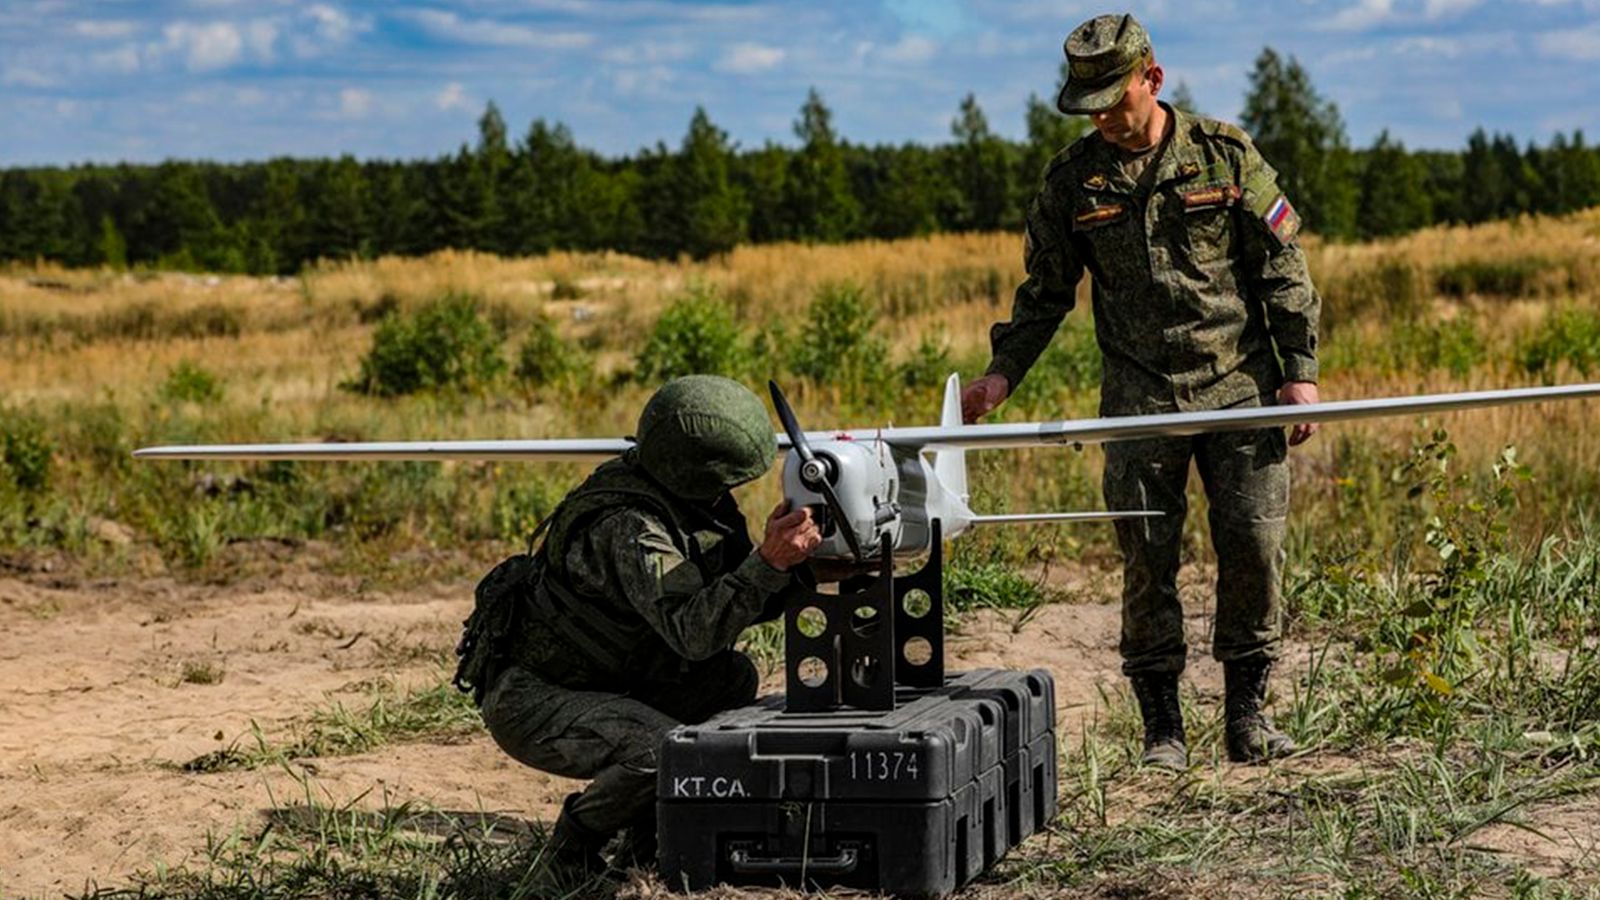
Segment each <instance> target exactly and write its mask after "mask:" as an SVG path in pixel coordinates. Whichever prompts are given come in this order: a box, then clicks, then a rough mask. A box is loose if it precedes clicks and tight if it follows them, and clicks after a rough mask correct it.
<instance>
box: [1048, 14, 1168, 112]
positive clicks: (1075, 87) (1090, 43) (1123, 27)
mask: <svg viewBox="0 0 1600 900" xmlns="http://www.w3.org/2000/svg"><path fill="white" fill-rule="evenodd" d="M1061 49H1062V50H1064V51H1066V54H1067V83H1066V84H1064V85H1062V86H1061V93H1060V94H1057V95H1056V108H1057V109H1059V110H1061V111H1062V112H1064V113H1066V114H1067V115H1076V114H1088V113H1097V112H1104V111H1105V110H1108V109H1110V108H1111V107H1113V106H1116V105H1117V102H1118V101H1120V100H1121V99H1122V95H1123V94H1124V93H1126V92H1127V90H1128V82H1130V81H1132V80H1133V76H1134V73H1135V72H1137V71H1138V70H1139V66H1140V64H1141V63H1143V62H1144V61H1145V60H1146V59H1148V58H1149V57H1150V56H1151V55H1152V54H1153V53H1154V51H1153V50H1151V48H1150V35H1148V34H1146V33H1145V30H1144V26H1143V25H1140V24H1139V20H1137V19H1135V18H1134V17H1133V15H1132V14H1131V13H1124V14H1122V15H1106V16H1095V17H1094V18H1092V19H1090V20H1089V21H1087V22H1084V23H1083V24H1082V25H1079V26H1078V27H1077V28H1074V29H1072V33H1071V34H1068V35H1067V39H1066V40H1065V41H1063V42H1062V44H1061Z"/></svg>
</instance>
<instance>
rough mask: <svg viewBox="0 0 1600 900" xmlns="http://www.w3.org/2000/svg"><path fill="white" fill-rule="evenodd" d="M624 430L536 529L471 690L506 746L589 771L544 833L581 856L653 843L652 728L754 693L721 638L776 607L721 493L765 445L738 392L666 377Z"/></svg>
mask: <svg viewBox="0 0 1600 900" xmlns="http://www.w3.org/2000/svg"><path fill="white" fill-rule="evenodd" d="M685 383H687V384H685ZM703 388H709V391H707V390H701V389H703ZM663 395H666V396H665V398H664V397H663ZM730 403H732V404H733V405H734V406H735V408H734V409H732V410H731V411H729V404H730ZM663 407H665V408H666V412H665V413H663V410H662V408H663ZM653 417H654V418H653ZM664 422H665V424H663V423H664ZM730 432H731V434H732V437H731V439H729V440H731V442H732V443H731V445H730V444H729V442H728V440H724V439H725V438H728V435H729V434H730ZM719 440H721V441H722V444H721V445H719V444H718V441H719ZM638 441H639V443H638V447H637V448H636V449H634V450H631V451H629V452H628V453H626V454H625V455H624V456H623V457H621V458H619V459H617V460H614V461H611V462H608V463H606V464H604V465H602V466H600V467H599V468H598V469H596V470H595V472H594V473H593V474H592V475H591V476H590V477H589V478H588V480H586V481H585V482H584V483H583V484H582V485H580V486H579V487H578V488H577V489H575V490H574V491H573V492H572V493H571V494H569V495H568V496H567V497H566V498H565V499H564V500H563V501H562V503H561V505H560V506H559V507H558V508H557V510H556V511H555V513H553V514H552V515H551V517H550V518H549V520H547V523H546V524H545V525H544V526H541V529H542V530H543V532H544V542H543V544H542V545H541V546H540V548H539V550H538V552H537V554H536V555H535V556H534V558H533V560H532V562H531V575H529V576H528V577H527V580H528V582H529V589H528V590H527V591H525V596H524V597H523V598H522V599H521V602H520V603H519V606H518V608H517V609H516V610H515V613H514V615H513V616H512V618H511V620H510V622H511V624H510V625H509V626H508V630H509V631H510V634H509V635H508V636H507V637H506V638H505V639H504V640H503V641H502V659H503V660H504V663H503V664H502V665H500V666H498V669H499V671H498V673H497V674H495V675H491V676H490V677H489V678H488V679H487V681H488V684H489V687H488V690H487V691H486V692H485V693H484V694H483V698H482V711H483V718H484V722H485V723H486V724H487V725H488V727H489V731H490V733H491V734H492V735H493V736H494V739H495V741H496V742H497V743H498V744H499V745H500V746H501V747H502V748H503V749H504V750H505V751H506V752H507V753H509V754H510V755H511V756H512V757H514V758H516V759H517V760H518V761H520V762H523V763H525V764H527V765H529V766H532V767H534V768H537V769H541V770H544V771H547V772H552V773H554V774H557V775H562V776H566V777H570V778H588V779H593V781H592V782H591V783H590V785H589V786H588V788H587V789H585V790H584V791H583V792H582V793H581V794H578V795H576V796H573V797H569V798H568V802H567V804H566V806H565V807H564V809H563V813H562V819H561V820H558V822H557V827H558V831H559V830H561V829H562V828H563V827H566V828H567V830H568V831H572V830H573V829H574V828H575V829H576V830H577V831H578V832H579V833H580V834H581V835H583V836H584V840H585V841H587V842H588V843H589V844H592V845H594V848H595V849H598V845H599V844H603V843H604V839H605V838H607V837H609V836H610V835H612V834H615V833H616V832H617V831H618V830H620V829H623V828H631V829H632V831H633V836H634V837H635V838H636V839H637V840H638V841H639V843H641V844H645V845H647V846H651V847H653V839H654V804H655V783H656V774H655V772H656V750H657V746H658V745H659V744H660V741H661V738H662V736H663V735H664V734H665V733H666V732H667V731H668V730H669V729H671V728H673V727H675V726H676V725H678V724H680V723H695V722H700V721H704V720H705V719H706V718H708V717H710V716H711V715H713V714H714V713H716V712H718V711H721V710H723V709H728V708H731V707H736V706H742V705H744V704H747V703H749V702H751V701H752V700H753V699H754V698H755V693H756V687H757V681H758V678H757V674H756V670H755V667H754V665H753V664H752V663H751V662H750V660H749V659H748V658H746V657H745V656H744V655H743V654H741V653H739V652H737V651H735V650H733V649H732V647H733V644H734V641H735V640H736V639H737V638H738V636H739V633H740V632H741V631H742V630H743V629H744V628H746V627H747V626H749V625H751V624H753V623H755V622H758V621H763V620H767V619H772V618H776V617H777V616H778V615H779V614H781V611H782V595H783V592H784V590H785V588H787V587H789V586H790V585H791V583H792V577H791V576H790V575H789V574H788V573H786V572H780V571H778V570H776V569H774V568H772V567H771V566H770V565H768V564H767V563H766V561H765V560H763V559H762V558H761V556H760V555H759V554H757V553H755V552H754V545H753V543H752V541H751V540H750V537H749V535H748V534H747V532H746V530H745V521H744V517H743V515H742V514H741V513H740V512H739V509H738V506H737V505H736V504H735V503H734V500H733V498H732V496H731V495H730V494H729V493H728V489H729V488H731V487H733V486H735V485H737V484H739V483H742V482H744V481H748V480H750V479H752V478H754V477H756V476H757V475H759V474H761V473H762V472H764V471H765V470H766V468H767V467H768V466H769V465H770V464H771V461H772V457H773V454H774V452H775V449H776V442H775V440H774V437H773V431H772V427H771V425H770V422H769V420H768V419H767V417H766V410H765V407H764V406H762V405H761V403H760V401H759V400H757V399H756V398H755V396H754V395H753V394H751V393H750V392H749V391H748V390H746V389H745V388H743V387H742V386H739V385H737V384H734V383H733V382H729V381H727V380H726V379H714V380H713V379H710V378H709V377H707V376H691V377H690V378H687V379H679V380H678V381H675V382H671V383H669V384H668V385H667V386H666V387H664V388H663V389H662V390H661V391H660V392H658V393H657V395H656V397H655V398H653V399H652V400H651V403H650V404H649V405H648V406H647V407H646V410H645V414H644V416H642V417H641V422H640V427H639V438H638ZM642 855H644V856H650V857H653V853H650V852H649V851H646V852H645V853H643V854H642Z"/></svg>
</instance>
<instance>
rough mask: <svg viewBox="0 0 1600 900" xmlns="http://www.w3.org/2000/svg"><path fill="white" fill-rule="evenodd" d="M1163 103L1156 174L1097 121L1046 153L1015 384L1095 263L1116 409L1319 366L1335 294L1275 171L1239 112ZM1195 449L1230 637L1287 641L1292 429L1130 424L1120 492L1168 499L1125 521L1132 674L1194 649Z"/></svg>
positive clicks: (1115, 482) (1150, 405)
mask: <svg viewBox="0 0 1600 900" xmlns="http://www.w3.org/2000/svg"><path fill="white" fill-rule="evenodd" d="M1165 108H1166V111H1167V114H1168V115H1169V116H1170V122H1171V124H1170V129H1171V130H1170V131H1169V133H1168V137H1167V138H1166V139H1165V142H1164V144H1163V146H1161V147H1160V148H1159V149H1157V150H1156V151H1154V152H1155V153H1156V154H1159V155H1158V156H1156V157H1155V159H1154V161H1153V162H1151V163H1150V166H1151V168H1152V170H1153V171H1149V172H1146V173H1144V174H1145V176H1146V177H1144V178H1138V179H1136V178H1134V177H1131V175H1130V173H1129V171H1127V166H1126V161H1125V160H1124V158H1123V154H1122V152H1121V151H1120V150H1118V149H1117V148H1116V147H1115V146H1113V145H1111V144H1110V143H1108V142H1106V141H1105V140H1103V139H1102V138H1101V137H1100V136H1099V135H1098V134H1097V133H1091V134H1089V135H1088V136H1086V137H1084V138H1083V139H1082V140H1079V141H1078V142H1076V143H1074V144H1073V145H1072V146H1070V147H1068V148H1066V149H1065V150H1063V151H1062V152H1061V153H1060V154H1058V155H1057V156H1056V158H1055V159H1054V160H1053V161H1052V162H1051V163H1050V165H1049V167H1048V168H1047V169H1046V171H1045V176H1044V184H1043V186H1042V187H1041V189H1040V191H1039V193H1038V195H1037V196H1036V197H1035V199H1034V202H1033V204H1032V206H1031V208H1030V209H1029V212H1028V217H1027V231H1026V239H1025V245H1024V246H1025V250H1024V254H1025V260H1026V265H1027V272H1028V277H1027V280H1025V281H1024V282H1023V283H1022V285H1021V286H1020V287H1019V288H1018V289H1017V293H1016V299H1015V303H1014V306H1013V311H1012V318H1011V321H1009V322H1002V323H999V324H997V325H995V326H994V329H993V331H992V332H991V335H990V337H991V342H992V346H993V354H994V359H993V362H992V364H991V365H990V367H989V372H991V373H998V374H1001V375H1004V376H1005V377H1006V379H1007V381H1008V382H1009V383H1010V389H1011V391H1013V392H1015V391H1016V389H1017V387H1018V385H1020V384H1021V382H1022V380H1023V377H1024V376H1025V375H1026V374H1027V371H1028V369H1029V368H1030V367H1031V366H1032V365H1033V363H1034V361H1035V360H1036V359H1037V358H1038V357H1039V354H1040V353H1041V352H1042V351H1043V350H1044V348H1045V347H1046V345H1048V343H1049V342H1050V340H1051V338H1052V336H1053V335H1054V334H1055V331H1056V328H1057V326H1059V325H1060V323H1061V320H1062V318H1063V317H1064V316H1065V315H1066V314H1067V312H1069V311H1070V310H1071V309H1072V307H1073V305H1074V302H1075V291H1076V287H1077V284H1078V281H1079V280H1080V279H1081V278H1082V276H1083V273H1084V271H1085V270H1087V271H1088V272H1089V273H1090V274H1092V275H1093V276H1094V279H1093V292H1092V298H1093V304H1094V323H1095V334H1096V338H1097V340H1098V342H1099V345H1100V349H1101V352H1102V354H1103V356H1104V367H1103V370H1102V371H1103V374H1102V377H1101V386H1100V411H1101V414H1102V415H1108V416H1119V415H1137V414H1144V413H1160V412H1176V411H1190V410H1204V409H1218V408H1222V407H1229V406H1241V405H1256V404H1260V403H1264V402H1266V403H1270V402H1273V398H1274V393H1275V391H1276V390H1277V389H1278V387H1279V386H1280V385H1281V384H1282V383H1283V382H1284V380H1285V378H1287V379H1289V380H1294V381H1316V379H1317V360H1316V341H1317V318H1318V313H1319V309H1320V305H1321V303H1320V300H1319V298H1318V297H1317V294H1316V292H1315V290H1314V289H1313V288H1312V286H1311V281H1310V277H1309V275H1308V273H1307V271H1306V263H1305V257H1304V255H1303V254H1302V253H1301V251H1300V248H1299V247H1298V246H1297V245H1296V244H1295V243H1294V236H1295V232H1296V231H1297V229H1298V225H1299V220H1298V219H1297V218H1296V217H1295V215H1294V212H1293V209H1292V208H1291V207H1289V205H1288V203H1287V201H1286V200H1284V198H1283V194H1282V192H1281V191H1279V190H1278V187H1277V181H1276V174H1275V173H1274V172H1273V170H1272V168H1271V167H1270V166H1269V165H1267V163H1266V162H1265V161H1264V160H1263V159H1262V158H1261V155H1260V153H1258V152H1257V151H1256V149H1255V146H1254V145H1253V144H1252V143H1251V141H1250V139H1249V137H1248V136H1246V135H1245V133H1244V132H1243V131H1240V130H1239V129H1238V128H1236V127H1234V126H1232V125H1229V124H1227V123H1224V122H1219V121H1216V120H1213V119H1208V118H1204V117H1201V116H1194V115H1190V114H1188V113H1185V112H1183V111H1181V110H1177V109H1174V108H1172V107H1170V106H1167V107H1165ZM1191 459H1193V460H1194V461H1195V462H1196V463H1197V464H1198V468H1199V470H1200V475H1201V480H1202V482H1203V483H1204V485H1205V489H1206V496H1207V499H1208V500H1209V501H1210V505H1211V516H1210V520H1211V526H1212V541H1213V546H1214V547H1215V548H1216V552H1217V557H1218V579H1217V610H1218V614H1217V628H1216V637H1215V642H1214V645H1213V651H1214V654H1215V655H1216V657H1217V658H1218V659H1221V660H1223V661H1228V660H1238V659H1245V658H1248V657H1259V658H1263V659H1268V660H1270V659H1272V658H1273V657H1274V656H1275V654H1276V652H1277V646H1278V630H1279V628H1278V622H1279V599H1280V590H1281V588H1280V575H1281V567H1282V559H1283V551H1282V544H1283V535H1284V518H1285V515H1286V512H1287V508H1288V488H1289V479H1288V474H1287V472H1286V468H1285V441H1284V437H1283V433H1282V431H1281V429H1269V430H1265V431H1256V432H1243V433H1233V434H1216V435H1201V436H1196V437H1185V438H1156V439H1149V440H1140V441H1128V442H1119V443H1113V444H1109V445H1107V447H1106V467H1105V477H1104V490H1105V496H1106V503H1107V505H1108V506H1109V507H1110V508H1112V509H1157V510H1161V511H1164V512H1166V513H1168V515H1167V516H1166V517H1164V518H1160V519H1142V520H1135V521H1127V522H1120V523H1119V524H1118V526H1117V538H1118V543H1119V544H1120V545H1121V548H1122V552H1123V558H1124V581H1123V635H1122V646H1121V649H1122V653H1123V658H1124V664H1123V668H1124V671H1125V672H1127V673H1128V674H1130V675H1134V674H1138V673H1141V672H1179V671H1181V670H1182V669H1183V666H1184V657H1185V646H1184V639H1183V628H1182V625H1183V612H1182V609H1181V607H1180V606H1179V604H1178V598H1177V584H1176V579H1177V570H1178V555H1179V549H1180V548H1179V544H1180V537H1181V534H1182V527H1183V517H1184V514H1185V512H1186V504H1185V497H1184V487H1185V484H1186V482H1187V480H1188V473H1189V463H1190V460H1191Z"/></svg>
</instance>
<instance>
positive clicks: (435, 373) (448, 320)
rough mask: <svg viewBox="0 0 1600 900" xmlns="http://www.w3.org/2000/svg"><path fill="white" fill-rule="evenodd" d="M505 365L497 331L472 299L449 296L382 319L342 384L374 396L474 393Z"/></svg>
mask: <svg viewBox="0 0 1600 900" xmlns="http://www.w3.org/2000/svg"><path fill="white" fill-rule="evenodd" d="M505 368H506V362H505V359H504V357H502V356H501V354H500V338H499V335H497V334H496V333H495V330H494V328H493V327H492V326H491V325H490V324H489V323H488V321H486V320H485V319H484V317H483V316H482V314H481V313H480V312H479V311H478V302H477V300H476V299H474V298H473V297H470V296H467V295H464V294H449V295H446V296H445V297H443V298H441V299H438V300H434V301H432V302H430V303H427V304H425V305H424V306H422V307H421V308H419V309H418V310H417V311H416V312H415V313H413V314H411V315H405V314H400V313H396V314H393V315H390V316H387V317H385V318H384V320H383V321H382V322H381V323H380V324H379V325H378V330H377V332H376V333H375V334H374V335H373V337H372V349H371V350H369V351H368V352H367V355H366V357H365V358H363V359H362V360H361V371H360V372H359V373H358V374H357V375H356V377H355V378H353V379H352V380H350V381H348V382H345V384H344V385H343V386H344V387H345V388H346V389H348V390H351V391H355V392H356V393H360V394H372V395H376V396H380V397H396V396H401V395H405V394H415V393H418V392H421V391H441V390H463V391H475V390H481V389H482V388H484V387H485V386H487V385H489V384H490V383H492V382H493V381H494V380H495V379H497V378H499V377H500V376H501V375H502V374H504V372H505Z"/></svg>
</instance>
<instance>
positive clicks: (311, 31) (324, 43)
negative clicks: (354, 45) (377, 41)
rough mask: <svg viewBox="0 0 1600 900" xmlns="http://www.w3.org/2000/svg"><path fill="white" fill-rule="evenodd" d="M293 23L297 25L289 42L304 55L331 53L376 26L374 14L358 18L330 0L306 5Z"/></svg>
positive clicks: (295, 50)
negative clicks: (373, 25) (371, 16)
mask: <svg viewBox="0 0 1600 900" xmlns="http://www.w3.org/2000/svg"><path fill="white" fill-rule="evenodd" d="M289 24H291V25H292V27H293V28H294V32H293V37H291V38H290V40H289V45H290V47H292V48H293V50H294V53H295V55H296V56H299V57H302V58H306V57H312V56H319V55H321V54H323V53H327V52H328V51H330V50H332V49H334V48H337V47H342V46H344V45H345V44H348V43H350V42H351V41H352V40H355V39H356V38H357V37H358V36H360V35H362V34H365V33H367V32H369V31H371V30H372V19H371V18H355V17H352V16H350V15H349V14H348V13H346V12H345V11H344V10H342V9H339V8H338V7H334V6H330V5H328V4H326V3H314V4H312V5H311V6H308V7H306V8H305V9H303V10H301V12H300V15H299V17H298V18H297V19H295V20H294V21H293V22H292V23H289Z"/></svg>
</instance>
